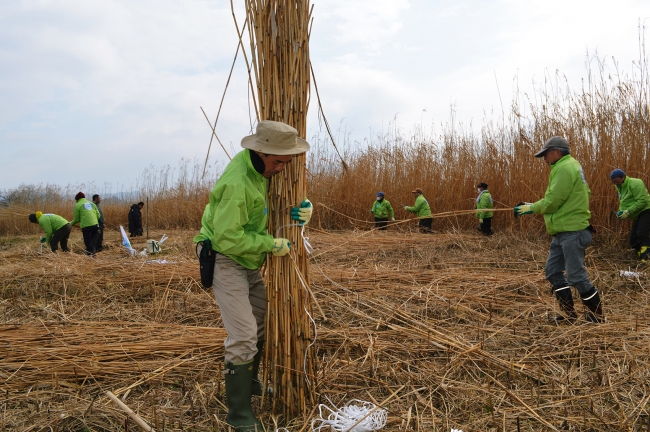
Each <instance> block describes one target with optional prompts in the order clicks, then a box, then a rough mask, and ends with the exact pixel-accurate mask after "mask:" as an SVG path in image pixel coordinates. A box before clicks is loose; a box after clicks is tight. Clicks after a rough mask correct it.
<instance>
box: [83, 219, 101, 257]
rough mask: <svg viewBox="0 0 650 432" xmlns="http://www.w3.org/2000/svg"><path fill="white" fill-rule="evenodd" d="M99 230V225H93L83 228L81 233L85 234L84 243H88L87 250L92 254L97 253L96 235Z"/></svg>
mask: <svg viewBox="0 0 650 432" xmlns="http://www.w3.org/2000/svg"><path fill="white" fill-rule="evenodd" d="M98 230H99V225H93V226H89V227H85V228H81V233H82V234H83V236H84V244H85V245H86V252H87V253H88V254H90V255H95V236H96V235H97V231H98Z"/></svg>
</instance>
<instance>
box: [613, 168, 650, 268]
mask: <svg viewBox="0 0 650 432" xmlns="http://www.w3.org/2000/svg"><path fill="white" fill-rule="evenodd" d="M609 178H610V179H611V181H612V183H613V184H614V186H615V187H616V192H618V199H619V201H620V204H619V206H618V212H617V213H616V216H617V217H618V218H619V219H630V220H632V229H631V230H630V247H632V248H633V249H634V250H636V253H637V255H638V256H639V258H640V259H641V261H643V262H645V261H646V260H647V259H648V256H650V235H649V234H650V194H648V189H647V188H646V187H645V184H643V180H641V179H638V178H633V177H628V176H627V175H625V171H623V170H622V169H615V170H614V171H612V173H611V174H610V175H609Z"/></svg>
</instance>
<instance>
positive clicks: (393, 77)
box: [0, 0, 650, 189]
mask: <svg viewBox="0 0 650 432" xmlns="http://www.w3.org/2000/svg"><path fill="white" fill-rule="evenodd" d="M313 1H314V25H313V31H312V39H311V46H310V52H311V56H312V61H313V64H314V69H315V72H316V78H317V81H318V85H319V91H320V95H321V97H322V99H323V100H322V102H323V105H324V109H325V114H326V115H327V116H328V120H329V122H330V124H331V125H333V126H335V127H336V125H339V124H342V127H343V128H345V129H346V130H347V131H348V132H350V131H351V136H352V138H353V139H355V140H358V141H361V140H362V139H363V137H365V136H366V135H367V131H368V130H369V129H373V130H378V129H381V128H382V126H386V125H387V123H388V122H389V121H390V120H392V119H393V118H394V117H395V116H396V115H397V121H398V123H399V125H400V126H401V127H403V128H406V129H409V128H411V127H412V126H413V125H415V124H420V123H421V122H423V123H425V124H431V123H437V124H439V123H441V122H445V121H447V120H448V119H449V112H450V106H453V107H454V109H455V110H456V114H457V118H458V120H459V121H463V122H465V123H468V122H469V119H471V118H473V119H474V123H475V124H480V120H481V117H482V116H483V113H484V112H487V113H488V115H490V113H491V112H492V111H493V110H494V112H497V113H500V111H501V107H500V105H501V102H500V100H499V95H498V92H497V86H496V82H498V83H499V88H500V91H501V96H502V98H503V103H504V105H505V107H506V110H507V107H508V105H509V100H510V97H511V96H512V89H513V87H514V85H515V81H514V79H515V77H518V84H519V86H520V88H521V89H522V91H528V92H530V89H531V84H530V83H531V82H532V81H533V80H535V81H536V82H538V83H539V82H543V81H544V79H545V77H546V76H547V75H550V76H552V77H554V74H555V71H556V70H559V71H560V72H561V74H566V76H567V79H568V80H569V83H570V85H571V86H572V87H573V88H576V87H577V86H579V85H580V82H581V81H580V80H581V78H583V77H584V76H585V72H584V61H585V53H586V52H587V50H589V52H591V53H593V52H595V51H596V50H598V53H599V54H600V55H607V56H615V57H616V59H617V60H618V61H620V63H621V68H622V69H623V70H625V71H627V72H628V73H631V72H632V61H633V60H636V59H637V58H638V44H637V38H638V33H637V22H638V19H639V18H641V19H644V18H646V17H649V16H650V6H649V4H648V3H647V2H646V1H635V0H621V1H619V2H617V3H616V5H615V6H612V5H611V3H610V2H605V1H602V0H600V1H590V2H587V1H577V0H576V1H573V2H563V1H560V0H548V1H544V2H542V1H525V2H524V1H518V0H517V1H515V0H512V1H505V0H502V1H491V2H485V1H482V0H470V1H464V2H457V1H452V0H439V1H435V2H431V1H430V0H392V1H390V0H381V1H372V0H356V1H354V0H352V1H351V0H313ZM237 14H238V19H239V25H240V26H241V25H242V23H243V11H242V10H241V7H239V6H238V9H237ZM236 44H237V36H236V34H235V28H234V25H233V22H232V16H231V12H230V3H229V1H226V0H217V1H207V0H206V1H197V0H195V1H190V0H179V1H172V0H166V1H159V0H158V1H156V0H139V1H138V2H132V1H127V0H101V1H100V0H88V1H84V2H79V1H76V0H56V1H55V0H49V1H48V0H33V1H23V2H20V1H19V2H2V3H0V64H1V65H2V66H3V67H0V189H2V188H4V187H12V186H16V185H17V184H19V183H21V182H42V181H50V182H54V183H59V184H68V183H74V182H80V181H89V180H94V181H95V183H97V184H102V183H103V182H104V181H109V182H118V181H123V180H120V179H125V178H126V179H134V178H135V177H136V176H137V175H138V174H139V173H140V172H141V171H142V169H143V168H144V167H146V166H149V165H150V164H152V163H153V164H156V165H164V164H171V165H175V164H176V163H177V161H178V160H179V159H180V158H181V157H186V158H190V159H192V158H198V159H202V158H203V157H204V156H205V151H206V149H207V145H208V142H209V139H210V131H209V128H208V125H207V123H206V121H205V119H204V117H203V114H202V113H201V111H200V109H199V106H203V108H204V109H205V110H206V112H207V113H208V115H209V117H210V120H211V121H213V120H214V117H215V116H216V113H217V109H218V106H219V102H220V99H221V94H222V91H223V88H224V85H225V83H226V80H227V76H228V72H229V69H230V65H231V62H232V58H233V55H234V52H235V48H236ZM247 98H248V86H247V74H246V70H245V66H244V63H243V58H242V57H241V54H240V57H239V60H238V63H237V66H236V70H235V72H234V74H233V79H232V81H231V83H230V87H229V89H228V95H227V97H226V100H225V105H224V108H223V110H222V113H221V118H220V121H219V126H218V128H217V132H218V133H219V135H220V137H221V138H222V140H223V141H224V144H226V145H227V146H230V145H232V146H233V147H235V148H238V145H239V140H240V139H241V137H242V136H243V135H245V134H247V133H248V131H249V107H248V99H247ZM316 107H317V105H316V103H315V94H312V105H311V107H310V117H309V120H310V123H309V127H310V129H312V130H313V128H314V127H316V126H317V122H316V112H317V108H316ZM423 109H426V112H425V111H423ZM341 122H342V123H341ZM212 154H213V157H214V158H219V159H220V160H224V159H225V158H224V156H223V152H222V151H221V150H220V149H219V148H218V145H217V144H216V143H213V150H212Z"/></svg>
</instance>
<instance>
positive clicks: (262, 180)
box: [194, 120, 312, 431]
mask: <svg viewBox="0 0 650 432" xmlns="http://www.w3.org/2000/svg"><path fill="white" fill-rule="evenodd" d="M241 146H242V147H243V148H244V149H245V150H244V151H241V152H239V153H238V154H237V155H236V156H235V157H234V158H233V159H232V161H230V163H229V164H228V166H227V167H226V169H225V170H224V172H223V174H222V175H221V177H219V180H218V181H217V183H216V184H215V186H214V188H213V189H212V192H211V193H210V202H209V203H208V205H207V206H206V207H205V211H204V213H203V218H202V219H201V225H202V227H201V231H200V233H199V235H197V236H196V237H194V242H196V243H198V244H197V255H198V256H199V259H200V260H201V259H202V258H201V257H202V256H203V257H205V256H206V254H210V253H212V252H216V254H214V255H213V256H214V273H213V276H212V290H213V292H214V295H215V297H216V299H217V303H218V304H219V308H220V309H221V316H222V319H223V324H224V326H225V328H226V331H227V332H228V336H227V337H226V340H225V342H224V346H225V359H224V360H225V366H226V369H225V371H224V374H225V381H226V400H227V402H228V415H227V417H226V422H227V423H228V424H229V425H231V426H234V427H235V429H236V431H253V430H258V431H261V430H263V429H262V425H261V423H260V422H259V420H257V418H255V415H254V414H253V411H252V408H251V395H253V394H255V395H258V396H261V395H262V390H263V389H262V385H261V383H260V381H259V379H258V376H257V375H258V370H259V365H260V360H261V358H262V354H263V348H264V340H265V334H266V331H265V315H266V287H265V285H264V281H263V280H262V275H261V274H260V271H259V270H260V267H261V266H262V264H263V263H264V260H265V259H266V255H267V254H268V253H273V255H275V256H280V257H281V256H285V255H286V254H288V253H289V250H290V248H291V244H290V242H289V240H287V239H286V238H273V236H272V235H270V234H268V233H267V232H266V222H267V218H268V217H269V215H268V204H267V202H268V201H267V200H268V197H267V186H268V183H269V180H268V179H269V178H270V177H272V176H273V175H275V174H277V173H279V172H280V171H282V169H283V168H284V167H285V165H286V164H287V163H288V162H289V161H290V160H291V158H292V157H293V156H294V155H297V154H300V153H304V152H306V151H307V150H309V144H308V143H307V141H305V140H303V139H302V138H300V137H299V136H298V131H297V130H296V129H294V128H293V127H291V126H289V125H287V124H284V123H281V122H275V121H268V120H265V121H262V122H260V123H259V124H258V125H257V130H256V132H255V134H254V135H250V136H247V137H245V138H244V139H243V140H242V142H241ZM311 212H312V205H311V203H310V202H309V200H307V199H305V200H304V201H303V202H302V204H301V205H300V207H296V208H293V209H292V210H291V217H292V219H293V220H296V221H298V223H300V224H305V223H307V222H309V219H310V218H311ZM202 266H203V264H202ZM202 276H203V275H202ZM256 428H257V429H256Z"/></svg>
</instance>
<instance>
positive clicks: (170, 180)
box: [0, 58, 650, 235]
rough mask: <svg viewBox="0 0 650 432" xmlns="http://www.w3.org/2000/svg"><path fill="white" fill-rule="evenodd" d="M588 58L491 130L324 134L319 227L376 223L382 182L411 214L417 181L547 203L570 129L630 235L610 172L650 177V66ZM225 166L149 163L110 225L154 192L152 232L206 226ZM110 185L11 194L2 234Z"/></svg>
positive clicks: (317, 173) (604, 202)
mask: <svg viewBox="0 0 650 432" xmlns="http://www.w3.org/2000/svg"><path fill="white" fill-rule="evenodd" d="M588 60H589V64H590V66H589V68H588V69H587V70H586V78H585V80H584V87H583V88H581V89H579V90H572V89H569V88H567V87H566V86H565V84H563V80H562V77H561V76H549V77H547V78H546V80H545V82H544V83H543V84H541V85H540V86H539V87H538V88H537V90H536V92H535V93H534V94H532V95H527V94H517V95H516V96H517V97H516V101H515V102H514V103H513V104H512V106H510V107H505V108H506V109H508V108H509V109H508V111H504V113H505V114H504V117H500V118H495V119H489V118H486V119H483V121H482V122H481V125H480V128H476V127H472V126H471V125H463V124H456V123H455V122H454V121H453V119H452V120H450V121H449V122H447V123H445V124H442V125H441V126H440V127H439V128H438V132H425V131H424V129H423V128H422V127H420V126H414V127H413V129H412V130H411V131H409V132H406V131H405V130H404V129H402V128H400V127H398V125H396V124H395V123H394V122H393V123H391V125H390V127H389V128H388V129H387V130H385V131H381V132H377V133H375V134H372V135H370V136H368V137H367V139H366V142H364V143H356V142H351V141H350V139H349V138H348V137H347V135H346V134H345V133H344V132H342V133H341V136H338V135H337V136H336V137H335V141H334V144H335V145H336V146H337V147H336V151H335V149H334V147H333V145H332V141H331V139H330V138H329V136H328V135H327V134H326V133H325V131H324V130H322V131H320V132H317V133H316V134H315V135H314V136H312V137H311V138H310V139H308V140H309V141H310V142H311V144H312V151H311V152H309V154H308V162H307V191H308V192H307V193H308V196H309V197H310V198H311V200H312V201H313V202H314V203H315V206H316V208H317V209H318V212H317V213H316V215H315V224H316V226H318V227H321V228H323V229H351V228H363V227H364V226H365V227H369V226H370V225H369V223H368V222H370V221H371V220H372V218H371V216H372V215H371V214H370V212H369V210H370V207H371V205H372V202H373V200H374V197H375V194H376V193H377V192H378V191H380V190H381V191H383V192H384V193H385V194H386V199H388V200H389V201H391V203H392V204H393V207H394V208H395V209H396V210H397V215H396V216H397V217H398V218H406V217H408V216H409V214H407V213H406V212H404V211H402V210H401V206H400V204H407V205H412V203H413V196H412V195H411V193H410V192H411V191H412V190H413V189H414V188H416V187H419V188H422V190H423V191H424V196H425V198H427V200H428V201H429V204H430V206H431V208H432V212H433V213H440V212H447V211H454V210H467V209H472V208H473V207H474V198H475V196H476V187H475V186H476V184H477V183H479V182H481V181H484V182H486V183H488V185H489V189H490V191H491V193H492V196H493V198H494V200H495V205H496V207H501V208H509V207H513V206H514V205H516V204H517V203H518V202H521V201H530V202H532V201H536V200H538V199H540V198H541V197H542V196H543V195H544V191H545V190H546V185H547V182H548V171H549V169H548V167H547V166H546V164H545V163H544V162H543V161H542V160H540V159H536V158H534V157H533V153H534V152H535V151H536V150H538V149H539V148H541V146H542V145H543V144H544V142H545V140H546V139H548V138H549V137H551V136H553V135H563V136H565V137H567V138H568V140H569V142H570V143H571V145H572V155H573V156H574V157H575V158H576V159H577V160H578V161H579V162H580V163H581V164H582V167H583V169H584V172H585V176H586V179H587V182H588V183H589V186H590V188H591V192H592V195H591V203H590V206H591V212H592V224H593V225H595V226H596V227H597V228H598V229H599V230H600V231H601V233H607V234H609V233H613V234H614V235H620V234H621V232H622V228H624V226H622V225H621V224H619V223H618V222H617V221H616V220H614V219H615V218H613V217H612V213H611V212H612V211H613V210H616V209H617V208H618V198H617V195H616V192H615V190H614V187H613V186H612V185H611V183H610V180H609V173H610V172H611V171H612V170H613V169H615V168H622V169H624V170H625V171H626V172H627V173H628V175H630V176H632V177H638V178H641V179H643V180H644V182H645V183H646V185H647V184H650V183H649V182H650V176H649V174H650V153H649V152H648V146H649V145H650V114H649V110H648V89H650V79H649V77H648V72H647V71H648V68H647V62H643V63H642V64H643V66H642V67H641V68H639V69H634V70H633V71H632V73H631V75H626V74H624V72H621V71H619V70H618V69H617V66H616V65H615V64H614V65H608V64H607V63H606V62H604V61H601V60H599V59H598V58H589V59H588ZM476 129H478V130H476ZM339 155H340V156H339ZM342 161H344V163H343V162H342ZM222 168H223V167H222V166H217V167H211V168H210V169H209V170H208V175H207V176H205V177H203V166H202V162H198V161H181V163H180V164H179V166H178V167H177V168H170V167H162V168H155V167H149V168H147V169H144V170H143V172H142V174H141V175H140V176H139V178H138V179H137V181H136V184H134V185H133V186H129V187H128V189H129V190H132V191H135V192H134V193H133V198H132V199H131V200H118V199H114V198H109V199H105V201H104V202H103V209H104V212H105V213H106V219H107V221H108V224H109V226H110V227H116V226H117V225H118V224H120V223H121V224H125V223H126V220H127V213H128V209H129V206H130V204H132V203H134V202H138V201H139V200H143V201H144V199H145V197H147V196H149V206H150V207H149V210H150V211H149V224H150V226H151V227H152V228H165V229H170V228H196V227H198V226H199V224H200V218H201V214H202V210H203V207H204V206H205V204H206V203H207V197H208V194H209V191H210V189H211V188H212V186H213V185H214V182H215V180H216V178H217V177H218V173H219V170H220V169H222ZM77 186H78V187H77ZM93 189H97V190H99V192H96V191H94V190H93ZM100 189H108V190H110V189H111V188H106V187H104V188H93V187H92V186H89V185H72V186H67V187H59V186H56V185H23V186H21V187H19V188H15V189H12V190H5V191H0V196H2V197H9V198H10V201H9V209H11V208H14V210H15V211H14V212H8V211H7V208H5V207H2V206H0V235H5V234H21V233H22V234H25V233H37V232H38V227H36V226H30V225H31V224H30V223H29V222H28V221H27V219H26V215H27V214H28V213H30V212H33V211H36V210H40V211H43V212H46V213H48V212H49V213H57V214H60V215H62V216H64V217H67V218H70V219H71V218H72V207H73V205H74V200H73V197H74V195H75V194H76V193H77V192H78V191H79V190H83V191H84V192H85V193H86V195H87V198H89V199H90V196H91V195H92V194H93V193H100V194H101V193H102V192H103V191H102V190H100ZM23 216H25V217H24V218H23ZM364 221H365V222H364ZM474 222H475V221H474V219H473V218H472V217H470V216H464V217H458V218H446V219H444V220H442V221H437V223H434V229H449V228H455V229H470V228H473V225H474ZM493 223H494V224H495V227H497V228H498V227H513V226H515V225H517V226H519V225H520V224H521V227H522V228H524V229H526V230H532V231H535V232H538V233H541V232H543V230H544V226H543V223H541V222H540V221H539V220H537V219H531V218H528V219H526V220H524V221H523V222H515V221H514V218H512V216H510V215H506V214H505V213H504V214H503V215H502V214H498V215H496V216H495V219H494V221H493Z"/></svg>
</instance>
